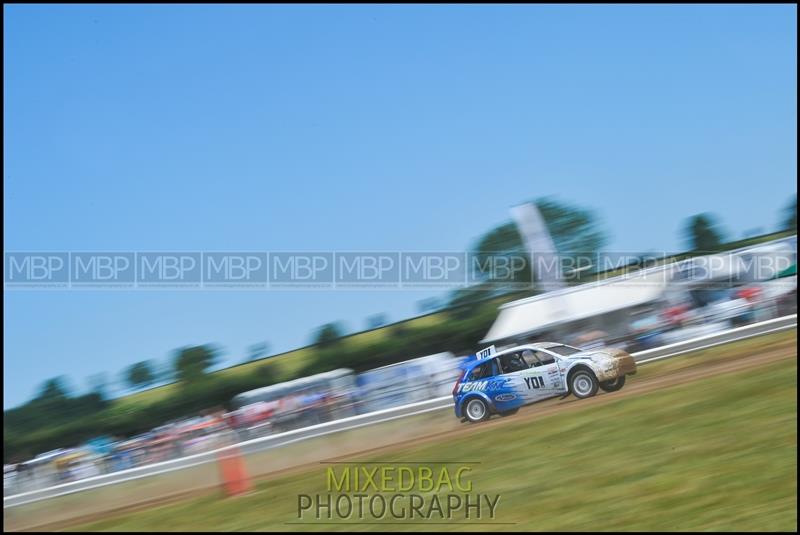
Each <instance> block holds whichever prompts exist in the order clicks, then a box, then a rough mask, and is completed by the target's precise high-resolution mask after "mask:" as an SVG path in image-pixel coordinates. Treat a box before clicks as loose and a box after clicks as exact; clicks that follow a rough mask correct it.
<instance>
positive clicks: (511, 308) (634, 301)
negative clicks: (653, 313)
mask: <svg viewBox="0 0 800 535" xmlns="http://www.w3.org/2000/svg"><path fill="white" fill-rule="evenodd" d="M667 278H668V275H667V273H666V271H665V269H664V268H663V267H657V268H652V269H648V270H644V271H640V272H636V273H635V274H631V275H626V276H622V277H615V278H613V279H609V280H606V281H600V282H596V283H591V284H583V285H581V286H577V287H573V288H568V289H565V290H558V291H554V292H548V293H545V294H542V295H537V296H534V297H529V298H526V299H521V300H519V301H514V302H512V303H507V304H505V305H503V306H501V307H500V314H499V316H498V317H497V320H495V322H494V324H493V325H492V327H491V329H490V330H489V332H488V333H487V335H486V337H485V338H484V339H483V340H481V342H482V343H491V342H495V341H499V340H505V339H508V338H513V337H521V336H525V335H528V334H533V333H535V332H537V331H542V330H544V329H548V328H551V327H555V326H556V325H559V324H562V323H567V322H571V321H576V320H581V319H585V318H591V317H594V316H598V315H601V314H606V313H608V312H613V311H616V310H621V309H625V308H629V307H633V306H637V305H642V304H646V303H651V302H654V301H657V300H658V299H660V298H661V297H662V296H663V294H664V289H665V288H666V285H667Z"/></svg>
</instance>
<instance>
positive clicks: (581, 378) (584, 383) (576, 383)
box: [569, 370, 599, 399]
mask: <svg viewBox="0 0 800 535" xmlns="http://www.w3.org/2000/svg"><path fill="white" fill-rule="evenodd" d="M598 386H599V385H598V383H597V377H595V376H594V374H593V373H592V372H590V371H589V370H578V371H576V372H575V373H573V374H572V377H571V378H570V380H569V389H570V391H571V392H572V394H573V395H574V396H575V397H576V398H578V399H584V398H590V397H592V396H594V395H595V394H597V388H598Z"/></svg>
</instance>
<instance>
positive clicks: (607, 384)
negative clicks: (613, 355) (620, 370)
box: [600, 375, 625, 392]
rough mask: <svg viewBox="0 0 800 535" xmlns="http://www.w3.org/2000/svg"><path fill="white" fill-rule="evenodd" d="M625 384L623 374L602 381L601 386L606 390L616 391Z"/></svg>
mask: <svg viewBox="0 0 800 535" xmlns="http://www.w3.org/2000/svg"><path fill="white" fill-rule="evenodd" d="M623 386H625V376H624V375H621V376H619V377H617V378H616V379H614V380H612V381H603V382H602V383H600V388H602V389H603V390H605V391H606V392H616V391H617V390H620V389H621V388H622V387H623Z"/></svg>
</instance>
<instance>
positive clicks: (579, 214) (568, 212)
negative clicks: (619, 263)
mask: <svg viewBox="0 0 800 535" xmlns="http://www.w3.org/2000/svg"><path fill="white" fill-rule="evenodd" d="M535 204H536V207H537V208H538V209H539V212H540V213H541V214H542V218H543V219H544V221H545V224H546V225H547V229H548V231H549V232H550V235H551V236H552V238H553V243H554V245H555V247H556V249H557V252H558V254H559V256H561V257H567V256H570V255H578V254H580V255H594V254H595V253H597V252H598V251H599V250H600V249H601V248H602V247H603V246H604V245H605V244H606V243H607V241H608V238H607V236H606V234H605V232H604V231H603V230H602V229H601V227H600V223H599V219H598V218H597V216H596V215H595V213H594V212H592V211H591V210H589V209H586V208H581V207H578V206H574V205H570V204H566V203H563V202H559V201H556V200H554V199H552V198H540V199H537V200H536V201H535ZM472 252H473V254H474V255H475V257H476V260H477V262H479V263H480V265H486V260H487V259H489V257H490V256H497V255H499V256H512V255H515V256H518V257H522V258H524V259H525V261H524V262H525V268H524V269H522V270H519V271H516V272H515V274H514V279H513V280H511V281H508V280H505V279H504V281H505V282H510V283H512V285H511V286H512V287H517V288H519V287H520V286H522V287H526V286H529V285H530V283H531V270H530V265H529V261H530V259H529V257H528V251H527V250H526V247H525V244H524V243H523V240H522V236H520V234H519V231H518V230H517V226H516V224H515V223H514V222H508V223H504V224H503V225H500V226H498V227H495V228H493V229H492V230H490V231H489V232H487V233H486V234H484V235H483V236H481V238H480V239H479V240H478V242H477V244H476V245H475V246H474V247H473V249H472ZM484 282H486V283H489V284H486V285H484V286H480V285H476V286H475V287H471V288H465V289H461V290H457V291H455V292H453V295H452V296H451V299H450V302H451V304H453V303H456V302H470V301H473V300H474V299H475V298H476V297H477V296H478V294H482V295H483V296H485V295H486V294H485V292H484V291H482V290H486V289H489V288H494V289H497V284H496V283H497V282H498V280H496V279H492V277H491V276H489V277H488V278H487V279H486V280H485V281H484ZM492 283H495V284H492Z"/></svg>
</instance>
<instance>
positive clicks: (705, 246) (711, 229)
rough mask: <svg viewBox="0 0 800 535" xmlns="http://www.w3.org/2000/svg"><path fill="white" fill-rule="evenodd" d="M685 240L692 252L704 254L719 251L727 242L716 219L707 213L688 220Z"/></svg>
mask: <svg viewBox="0 0 800 535" xmlns="http://www.w3.org/2000/svg"><path fill="white" fill-rule="evenodd" d="M684 238H685V239H686V242H687V245H688V247H689V249H690V250H692V251H696V252H704V253H705V252H713V251H716V250H718V249H719V248H720V246H721V245H722V244H723V243H724V241H725V240H724V238H723V235H722V231H721V230H720V229H719V225H718V224H717V222H716V219H715V218H714V216H713V215H711V214H707V213H706V214H697V215H695V216H692V217H690V218H689V219H688V221H687V223H686V227H685V229H684Z"/></svg>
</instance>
